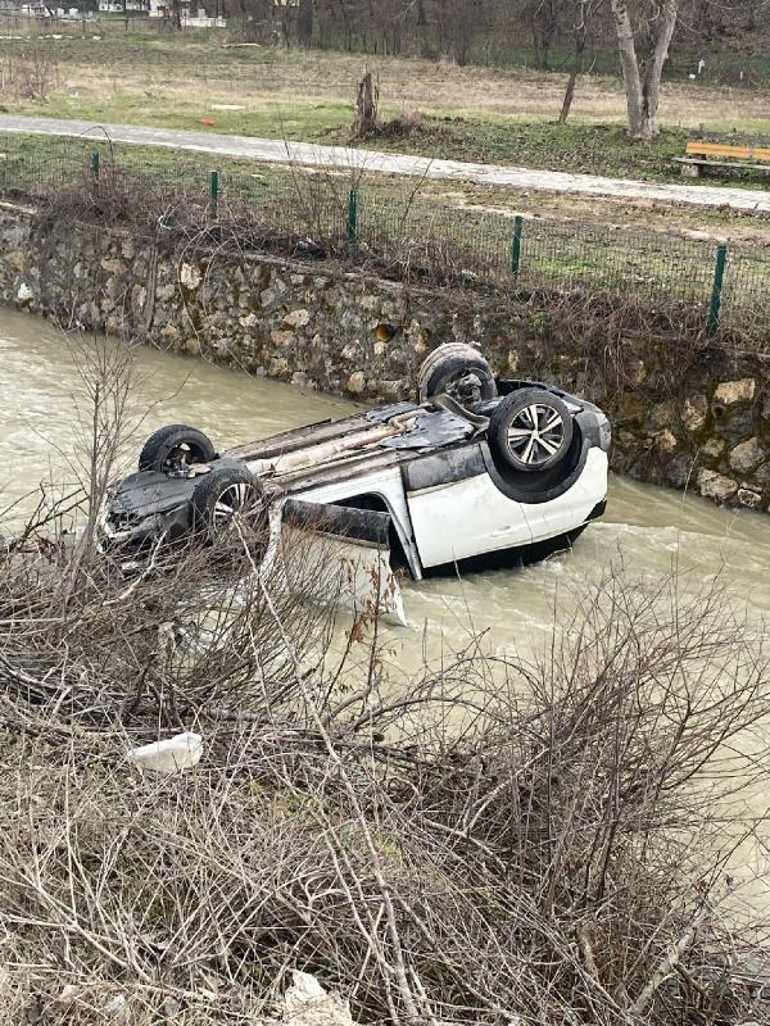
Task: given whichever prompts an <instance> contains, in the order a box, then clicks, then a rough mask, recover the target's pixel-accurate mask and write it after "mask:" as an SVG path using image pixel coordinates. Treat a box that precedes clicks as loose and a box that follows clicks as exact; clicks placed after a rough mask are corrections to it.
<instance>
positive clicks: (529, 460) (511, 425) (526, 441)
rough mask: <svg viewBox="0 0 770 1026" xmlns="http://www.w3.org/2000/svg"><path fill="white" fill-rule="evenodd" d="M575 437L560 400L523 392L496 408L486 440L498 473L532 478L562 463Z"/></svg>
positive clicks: (528, 390) (533, 390) (538, 391)
mask: <svg viewBox="0 0 770 1026" xmlns="http://www.w3.org/2000/svg"><path fill="white" fill-rule="evenodd" d="M572 434H573V423H572V415H571V413H570V412H569V410H568V409H567V407H566V405H565V404H564V403H563V402H562V400H561V399H559V398H558V396H555V395H553V394H552V393H551V392H546V391H545V389H542V388H524V389H521V390H520V391H518V392H512V393H511V394H510V395H507V396H505V398H504V399H501V400H500V402H499V403H498V404H497V406H496V407H495V409H494V410H493V412H492V416H491V417H490V420H489V429H488V432H487V440H488V442H489V448H490V451H491V453H492V458H493V459H494V461H495V463H496V464H497V466H498V469H500V470H501V471H502V470H515V471H524V472H525V473H528V474H533V473H538V472H539V471H543V470H549V469H550V468H551V467H555V466H557V465H558V464H559V463H561V462H562V460H563V459H564V457H565V456H566V455H567V453H568V452H569V448H570V445H571V443H572Z"/></svg>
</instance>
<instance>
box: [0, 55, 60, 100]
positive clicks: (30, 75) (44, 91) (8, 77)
mask: <svg viewBox="0 0 770 1026" xmlns="http://www.w3.org/2000/svg"><path fill="white" fill-rule="evenodd" d="M2 79H3V82H2V88H3V91H4V92H7V93H8V94H9V95H11V96H14V97H17V98H19V99H22V100H38V101H44V100H47V99H48V97H49V96H50V95H51V93H52V92H54V91H55V90H56V89H58V88H59V86H60V84H61V76H60V74H59V62H58V61H57V59H56V56H55V54H54V53H53V52H52V49H51V47H50V46H46V45H43V44H40V45H35V44H31V45H25V46H23V47H21V48H18V49H16V50H15V51H14V52H13V54H12V56H10V57H9V58H8V59H7V61H5V62H4V65H3V69H2Z"/></svg>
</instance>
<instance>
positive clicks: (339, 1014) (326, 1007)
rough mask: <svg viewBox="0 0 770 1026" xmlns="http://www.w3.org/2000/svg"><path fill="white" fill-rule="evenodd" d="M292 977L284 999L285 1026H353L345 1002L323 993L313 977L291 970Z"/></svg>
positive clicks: (347, 1005)
mask: <svg viewBox="0 0 770 1026" xmlns="http://www.w3.org/2000/svg"><path fill="white" fill-rule="evenodd" d="M292 978H293V980H294V982H293V983H292V985H291V986H290V987H289V989H288V990H287V991H286V995H285V997H284V1015H283V1021H284V1023H285V1026H354V1023H353V1018H352V1016H351V1014H350V1005H349V1004H348V1002H347V1001H344V1000H343V999H342V998H341V997H338V996H337V995H336V994H329V993H328V992H327V991H325V990H324V988H323V987H322V986H321V984H320V983H319V982H318V980H317V979H316V978H315V976H312V975H311V974H310V973H301V972H299V971H298V970H296V969H294V970H293V971H292Z"/></svg>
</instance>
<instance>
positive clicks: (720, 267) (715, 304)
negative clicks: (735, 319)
mask: <svg viewBox="0 0 770 1026" xmlns="http://www.w3.org/2000/svg"><path fill="white" fill-rule="evenodd" d="M726 263H727V243H725V242H721V243H720V244H719V245H718V246H717V265H716V268H715V269H714V287H713V288H712V290H711V305H710V306H709V319H708V333H709V335H716V333H717V332H718V331H719V307H720V306H721V305H722V283H723V282H724V280H725V264H726Z"/></svg>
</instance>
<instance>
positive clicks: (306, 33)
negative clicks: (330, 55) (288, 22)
mask: <svg viewBox="0 0 770 1026" xmlns="http://www.w3.org/2000/svg"><path fill="white" fill-rule="evenodd" d="M313 14H314V10H313V0H299V10H298V12H297V42H298V43H299V45H300V46H310V44H311V43H312V42H313Z"/></svg>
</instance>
